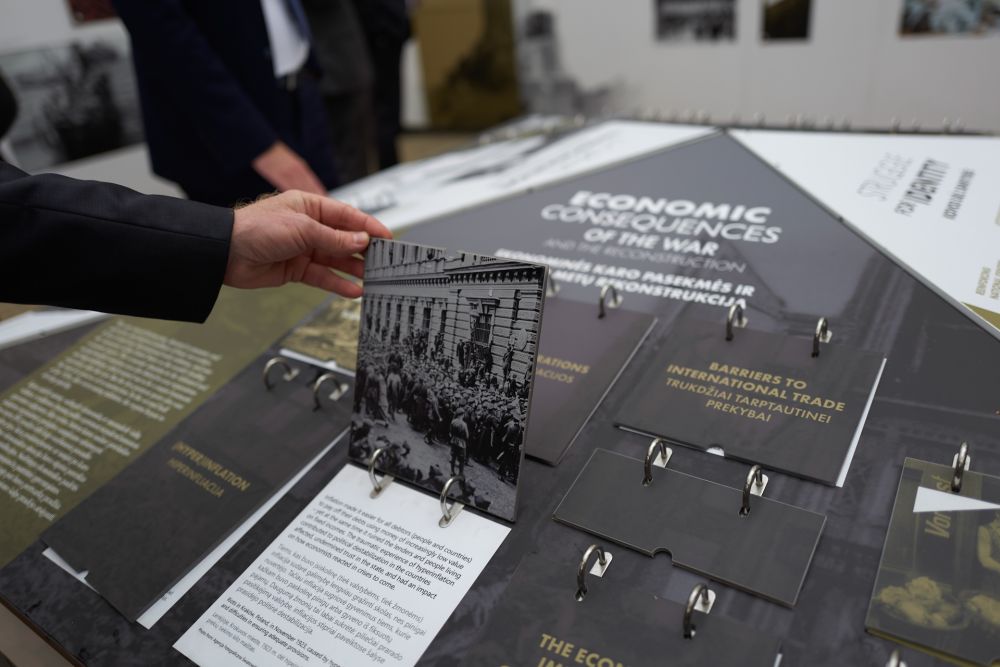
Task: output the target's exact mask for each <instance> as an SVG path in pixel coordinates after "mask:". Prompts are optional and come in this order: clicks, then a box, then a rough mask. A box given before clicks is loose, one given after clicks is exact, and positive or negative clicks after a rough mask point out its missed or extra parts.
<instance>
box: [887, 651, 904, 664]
mask: <svg viewBox="0 0 1000 667" xmlns="http://www.w3.org/2000/svg"><path fill="white" fill-rule="evenodd" d="M885 667H906V663H905V662H903V659H902V657H901V656H900V653H899V649H898V648H897V649H894V650H893V652H892V653H890V654H889V662H887V663H885Z"/></svg>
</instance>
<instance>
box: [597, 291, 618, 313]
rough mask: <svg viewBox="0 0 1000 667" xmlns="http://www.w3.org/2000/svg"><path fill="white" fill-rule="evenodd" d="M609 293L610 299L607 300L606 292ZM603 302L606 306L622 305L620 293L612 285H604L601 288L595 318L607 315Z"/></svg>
mask: <svg viewBox="0 0 1000 667" xmlns="http://www.w3.org/2000/svg"><path fill="white" fill-rule="evenodd" d="M609 293H610V294H611V300H610V301H608V294H609ZM605 302H606V303H607V307H608V308H617V307H618V306H620V305H622V295H621V294H619V293H618V290H617V289H616V288H615V286H614V285H605V286H604V287H602V288H601V299H600V301H598V302H597V319H599V320H603V319H604V316H605V315H607V312H605V310H604V307H605Z"/></svg>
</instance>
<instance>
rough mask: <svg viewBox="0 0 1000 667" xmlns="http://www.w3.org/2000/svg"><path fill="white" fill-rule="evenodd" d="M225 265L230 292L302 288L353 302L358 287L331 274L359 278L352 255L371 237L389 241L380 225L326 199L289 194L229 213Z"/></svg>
mask: <svg viewBox="0 0 1000 667" xmlns="http://www.w3.org/2000/svg"><path fill="white" fill-rule="evenodd" d="M233 216H234V219H233V235H232V241H231V242H230V248H229V263H228V265H227V266H226V275H225V277H224V279H223V282H225V284H226V285H229V286H231V287H242V288H254V287H277V286H279V285H284V284H285V283H289V282H301V283H305V284H307V285H312V286H313V287H319V288H320V289H325V290H328V291H331V292H336V293H337V294H340V295H341V296H344V297H347V298H349V299H353V298H356V297H359V296H361V286H360V285H358V284H357V283H355V282H352V281H350V280H348V279H346V278H344V277H342V276H338V275H337V274H335V273H333V271H331V269H336V270H338V271H342V272H343V273H346V274H348V275H352V276H355V277H357V278H361V277H363V275H364V270H365V263H364V260H362V259H359V258H358V257H356V256H355V255H356V254H357V253H360V252H363V251H364V250H365V248H367V247H368V240H369V238H370V237H372V236H378V237H382V238H387V239H388V238H392V232H390V231H389V230H388V229H387V228H386V227H385V226H384V225H383V224H382V223H381V222H379V221H378V220H376V219H375V218H373V217H372V216H370V215H368V214H367V213H362V212H361V211H359V210H358V209H356V208H353V207H351V206H348V205H347V204H345V203H343V202H339V201H336V200H335V199H330V198H329V197H326V196H319V195H314V194H310V193H308V192H300V191H298V190H290V191H288V192H284V193H282V194H280V195H274V196H272V197H267V198H265V199H259V200H257V201H256V202H254V203H253V204H250V205H248V206H244V207H242V208H238V209H236V210H235V211H234V213H233Z"/></svg>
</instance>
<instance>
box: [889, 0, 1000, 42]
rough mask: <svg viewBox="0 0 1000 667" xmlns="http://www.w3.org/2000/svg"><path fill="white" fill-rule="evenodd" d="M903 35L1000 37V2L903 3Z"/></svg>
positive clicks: (930, 0)
mask: <svg viewBox="0 0 1000 667" xmlns="http://www.w3.org/2000/svg"><path fill="white" fill-rule="evenodd" d="M899 32H900V34H902V35H993V36H996V35H1000V0H903V14H902V17H901V20H900V25H899Z"/></svg>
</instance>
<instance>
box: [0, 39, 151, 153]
mask: <svg viewBox="0 0 1000 667" xmlns="http://www.w3.org/2000/svg"><path fill="white" fill-rule="evenodd" d="M0 72H2V73H3V76H4V78H5V79H6V80H7V82H8V84H9V85H10V87H11V89H12V90H13V91H14V96H15V97H16V99H17V104H18V110H19V111H18V115H17V119H16V120H15V121H14V126H13V127H12V128H11V130H10V133H9V134H8V135H7V138H8V139H9V141H10V146H11V150H12V152H13V155H14V159H15V160H16V162H17V164H18V166H20V167H21V168H22V169H25V170H27V171H35V170H38V169H45V168H47V167H52V166H54V165H57V164H61V163H64V162H71V161H73V160H79V159H81V158H85V157H88V156H91V155H96V154H98V153H103V152H105V151H110V150H114V149H116V148H122V147H124V146H129V145H131V144H135V143H138V142H140V141H142V118H141V116H140V112H139V97H138V92H137V90H136V83H135V76H134V74H133V72H132V62H131V58H130V57H129V47H128V40H127V39H126V38H125V37H124V36H123V37H121V38H119V39H114V38H109V37H101V38H100V39H92V40H79V41H75V42H73V43H71V44H65V45H59V46H49V47H44V48H40V49H31V50H28V51H19V52H14V53H8V54H4V55H0Z"/></svg>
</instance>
